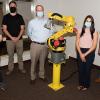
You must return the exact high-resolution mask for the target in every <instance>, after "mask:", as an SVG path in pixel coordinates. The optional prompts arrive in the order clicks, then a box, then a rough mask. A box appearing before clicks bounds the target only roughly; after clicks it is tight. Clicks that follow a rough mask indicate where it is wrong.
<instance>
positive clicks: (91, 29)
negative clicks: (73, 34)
mask: <svg viewBox="0 0 100 100" xmlns="http://www.w3.org/2000/svg"><path fill="white" fill-rule="evenodd" d="M88 18H90V19H91V27H90V32H91V38H92V39H93V33H94V32H95V27H94V26H95V24H94V18H93V17H92V16H91V15H88V16H86V18H85V20H84V23H83V27H82V32H81V37H82V36H83V34H84V33H85V28H86V26H85V22H86V20H87V19H88Z"/></svg>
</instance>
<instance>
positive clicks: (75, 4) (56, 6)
mask: <svg viewBox="0 0 100 100" xmlns="http://www.w3.org/2000/svg"><path fill="white" fill-rule="evenodd" d="M0 1H3V2H5V1H6V0H0ZM35 1H36V4H42V5H44V7H45V15H47V13H48V12H49V11H52V12H57V13H60V14H63V15H66V16H67V15H68V16H69V15H72V16H74V17H75V20H76V23H77V26H78V27H81V26H82V23H83V19H84V17H85V16H86V15H88V14H91V15H93V17H94V18H95V24H96V25H95V26H96V30H97V31H98V32H100V22H99V21H100V14H99V9H100V0H35ZM29 6H30V5H29V4H27V3H26V4H25V5H24V3H23V4H21V3H20V4H19V8H18V9H19V12H20V13H22V14H23V16H25V17H24V18H25V21H26V22H28V20H29V19H30V18H31V17H32V15H31V14H30V13H31V12H30V7H29ZM4 11H5V10H4ZM26 15H27V16H26ZM97 51H98V47H97V49H96V58H95V61H94V64H96V65H98V66H100V56H98V54H97ZM66 54H67V55H69V56H72V57H75V58H76V53H75V37H67V49H66Z"/></svg>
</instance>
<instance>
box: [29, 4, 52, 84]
mask: <svg viewBox="0 0 100 100" xmlns="http://www.w3.org/2000/svg"><path fill="white" fill-rule="evenodd" d="M35 10H36V17H35V18H34V19H32V20H31V21H30V22H29V23H28V36H29V38H30V39H31V41H32V42H31V45H30V55H31V73H30V74H31V81H30V82H31V83H32V84H33V83H35V81H36V78H37V75H36V64H37V62H38V60H39V75H38V76H39V78H40V79H41V80H43V81H45V80H46V76H45V69H44V64H45V60H46V57H47V52H48V50H47V49H48V48H47V45H46V42H47V39H48V38H49V37H50V36H51V35H52V33H53V30H49V29H47V28H45V27H44V26H45V24H46V23H47V20H48V19H46V18H44V7H43V6H42V5H37V6H36V9H35Z"/></svg>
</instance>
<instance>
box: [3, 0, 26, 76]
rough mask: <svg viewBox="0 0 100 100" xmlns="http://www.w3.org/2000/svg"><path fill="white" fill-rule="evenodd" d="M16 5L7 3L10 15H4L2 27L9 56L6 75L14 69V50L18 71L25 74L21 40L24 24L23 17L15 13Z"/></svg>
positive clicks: (12, 2)
mask: <svg viewBox="0 0 100 100" xmlns="http://www.w3.org/2000/svg"><path fill="white" fill-rule="evenodd" d="M16 7H17V4H16V2H14V1H11V2H10V3H9V8H10V13H8V14H6V15H4V17H3V21H2V26H3V32H4V33H5V35H6V45H7V52H8V56H9V62H8V71H7V73H6V74H7V75H10V74H11V73H12V71H13V69H14V64H13V63H14V49H15V48H16V52H17V55H18V64H19V70H20V72H21V73H25V72H26V71H25V69H24V68H23V59H22V54H23V40H22V35H23V33H24V28H25V23H24V20H23V17H22V16H21V15H20V14H18V13H17V8H16Z"/></svg>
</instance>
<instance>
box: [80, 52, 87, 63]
mask: <svg viewBox="0 0 100 100" xmlns="http://www.w3.org/2000/svg"><path fill="white" fill-rule="evenodd" d="M80 58H81V60H82V62H86V59H85V54H83V53H82V54H80Z"/></svg>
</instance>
